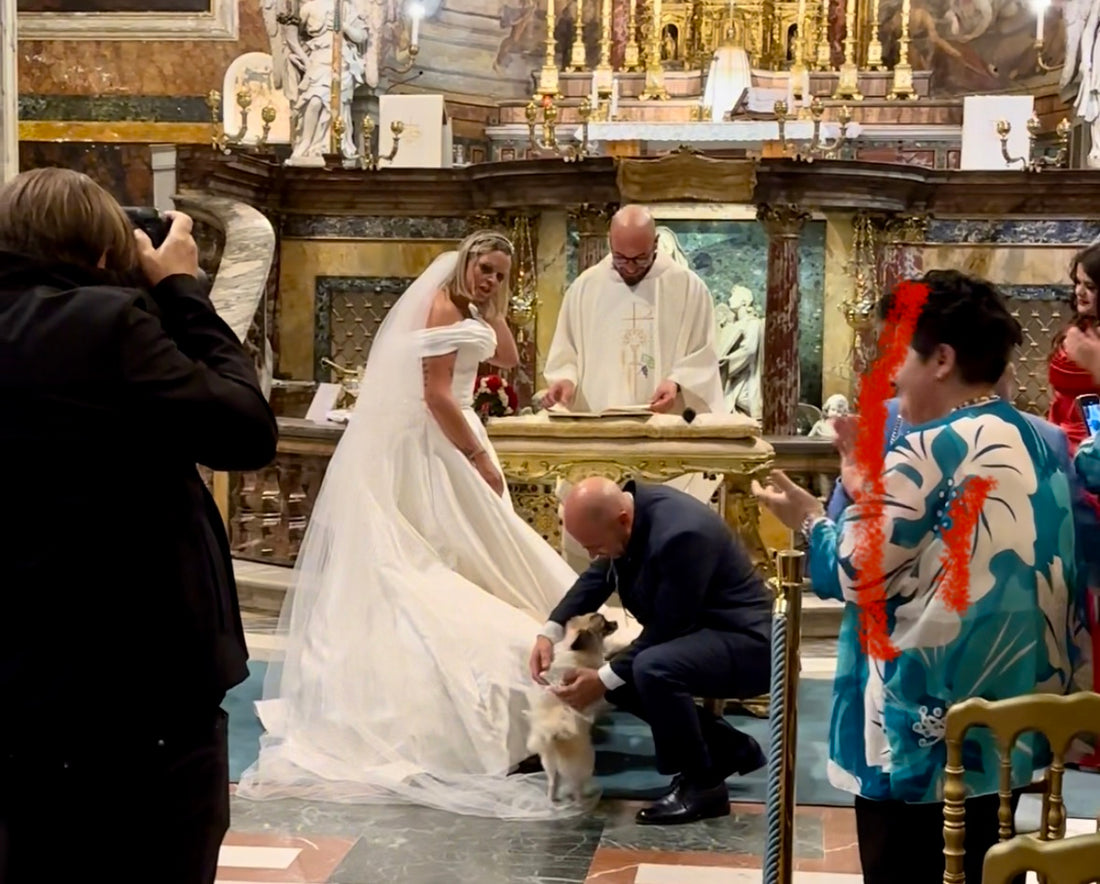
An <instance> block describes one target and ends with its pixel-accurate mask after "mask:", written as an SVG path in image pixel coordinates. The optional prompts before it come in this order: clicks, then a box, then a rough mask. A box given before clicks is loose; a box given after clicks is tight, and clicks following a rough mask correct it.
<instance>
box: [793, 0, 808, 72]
mask: <svg viewBox="0 0 1100 884" xmlns="http://www.w3.org/2000/svg"><path fill="white" fill-rule="evenodd" d="M795 24H796V26H797V28H798V35H797V36H796V37H795V39H796V40H798V44H797V45H798V46H800V47H801V46H804V45H805V43H804V42H803V41H804V40H805V39H806V29H805V26H806V0H798V20H797V21H796V22H795ZM794 57H795V58H796V59H798V60H799V61H801V60H802V52H801V51H796V52H795V54H794Z"/></svg>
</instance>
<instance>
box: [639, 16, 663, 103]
mask: <svg viewBox="0 0 1100 884" xmlns="http://www.w3.org/2000/svg"><path fill="white" fill-rule="evenodd" d="M649 17H650V28H649V40H648V41H647V43H646V51H645V88H644V89H643V90H642V94H641V95H640V96H639V98H641V99H642V100H643V101H664V100H666V99H667V98H668V90H666V89H665V69H664V66H663V65H662V64H661V0H650V7H649Z"/></svg>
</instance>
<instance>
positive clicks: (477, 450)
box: [466, 448, 485, 463]
mask: <svg viewBox="0 0 1100 884" xmlns="http://www.w3.org/2000/svg"><path fill="white" fill-rule="evenodd" d="M484 453H485V449H484V448H475V449H474V450H473V451H471V452H470V453H469V454H467V455H466V459H467V460H468V461H469V462H470V463H473V462H474V461H475V460H477V456H478V455H479V454H484Z"/></svg>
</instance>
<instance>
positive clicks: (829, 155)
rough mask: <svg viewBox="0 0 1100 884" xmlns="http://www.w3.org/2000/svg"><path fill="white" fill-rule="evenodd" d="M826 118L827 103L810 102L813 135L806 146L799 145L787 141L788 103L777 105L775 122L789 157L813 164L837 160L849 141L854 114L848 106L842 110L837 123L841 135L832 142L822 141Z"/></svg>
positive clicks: (819, 100) (780, 102) (778, 102)
mask: <svg viewBox="0 0 1100 884" xmlns="http://www.w3.org/2000/svg"><path fill="white" fill-rule="evenodd" d="M824 116H825V102H823V101H822V100H821V99H820V98H815V99H814V100H813V101H811V102H810V119H812V120H813V124H814V128H813V135H812V137H811V138H810V141H809V142H808V143H806V144H802V145H799V144H797V143H795V142H793V141H790V142H789V141H787V120H788V119H789V117H788V116H787V102H785V101H783V100H782V99H780V100H779V101H777V102H776V103H775V120H776V122H777V123H778V124H779V143H780V144H781V145H782V147H783V151H784V153H786V155H787V156H789V157H792V158H794V159H796V160H805V161H806V162H813V160H815V159H835V158H836V157H837V155H838V154H839V153H840V149H841V148H842V147H844V145H845V144H846V143H847V141H848V124H849V123H851V122H852V112H851V110H849V109H848V107H847V106H844V107H842V108H841V109H840V113H839V114H838V115H837V122H838V123H840V133H839V134H838V135H837V137H836V138H834V139H833V140H832V141H831V142H830V141H827V140H822V138H821V124H822V122H823V121H824Z"/></svg>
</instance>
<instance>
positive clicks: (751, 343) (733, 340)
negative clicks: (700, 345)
mask: <svg viewBox="0 0 1100 884" xmlns="http://www.w3.org/2000/svg"><path fill="white" fill-rule="evenodd" d="M723 306H724V307H725V309H724V310H722V309H720V308H722V307H723ZM715 316H716V319H717V320H718V340H717V348H718V365H719V368H720V369H721V372H722V383H723V385H724V387H725V391H726V406H727V407H728V408H729V410H730V411H731V412H736V411H740V412H742V413H743V414H747V415H749V416H750V417H753V418H756V419H757V420H760V418H761V417H762V416H763V412H764V399H763V392H762V390H761V379H762V377H763V370H764V364H763V362H764V320H763V319H762V318H761V317H760V315H759V314H758V313H757V312H756V305H755V303H754V302H753V298H752V292H751V291H750V290H749V289H748V288H746V287H745V286H743V285H735V286H733V288H731V289H730V294H729V298H728V299H727V301H726V303H725V304H724V305H723V304H719V305H717V307H716V308H715ZM719 317H721V318H719ZM722 318H725V321H724V322H723V321H722Z"/></svg>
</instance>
